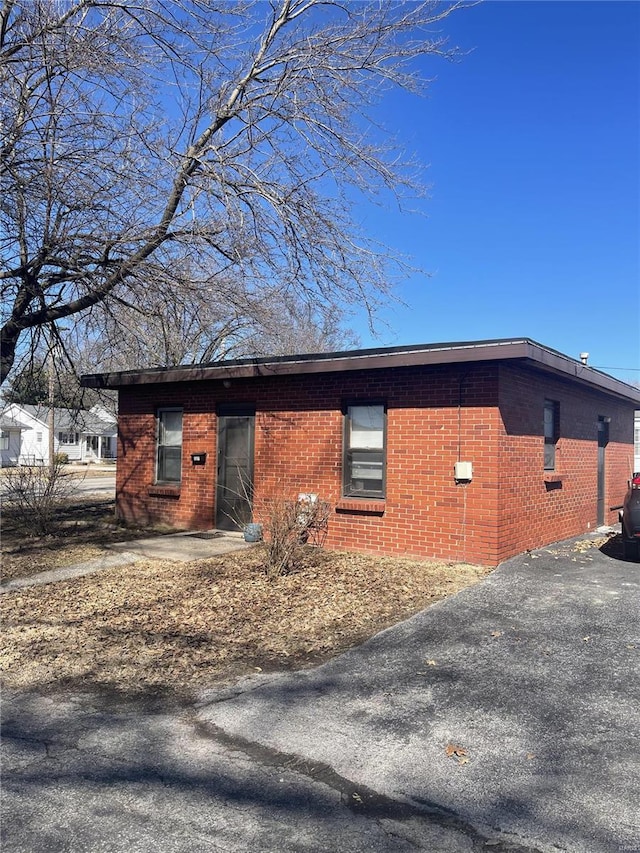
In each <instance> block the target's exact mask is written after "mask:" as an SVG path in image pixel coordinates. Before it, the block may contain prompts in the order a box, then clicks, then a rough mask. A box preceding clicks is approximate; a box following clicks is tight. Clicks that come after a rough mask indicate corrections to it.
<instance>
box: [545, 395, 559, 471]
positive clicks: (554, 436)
mask: <svg viewBox="0 0 640 853" xmlns="http://www.w3.org/2000/svg"><path fill="white" fill-rule="evenodd" d="M559 435H560V404H559V403H557V402H556V401H555V400H545V401H544V470H545V471H555V469H556V444H557V443H558V437H559Z"/></svg>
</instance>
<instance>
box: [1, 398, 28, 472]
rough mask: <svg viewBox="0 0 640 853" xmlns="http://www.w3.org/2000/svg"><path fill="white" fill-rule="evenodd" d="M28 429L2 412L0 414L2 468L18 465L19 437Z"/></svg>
mask: <svg viewBox="0 0 640 853" xmlns="http://www.w3.org/2000/svg"><path fill="white" fill-rule="evenodd" d="M28 429H29V427H28V426H27V425H26V424H23V423H20V421H17V420H15V419H14V418H11V417H9V416H8V415H6V414H5V413H4V412H2V414H0V461H1V463H2V468H11V467H13V466H14V465H17V464H18V459H19V458H20V446H21V443H22V442H21V435H22V433H23V432H24V431H25V430H28Z"/></svg>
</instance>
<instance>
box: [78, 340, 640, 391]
mask: <svg viewBox="0 0 640 853" xmlns="http://www.w3.org/2000/svg"><path fill="white" fill-rule="evenodd" d="M497 360H521V361H526V362H529V363H530V364H531V366H535V367H537V368H539V369H543V370H546V371H548V372H551V373H556V374H560V375H564V376H567V377H570V378H572V379H574V380H577V381H579V382H581V383H584V384H587V385H591V386H595V387H598V388H600V389H601V390H603V391H606V392H608V393H611V394H614V395H615V396H619V397H623V398H625V399H628V400H632V401H634V402H636V403H638V404H640V390H639V389H636V388H634V387H633V386H631V385H628V384H627V383H625V382H623V381H622V380H619V379H615V378H614V377H613V376H610V375H609V374H608V373H603V372H602V371H600V370H597V369H596V368H593V367H589V366H588V365H585V364H583V363H582V362H580V361H577V360H576V359H573V358H570V357H569V356H567V355H564V354H563V353H561V352H560V351H558V350H554V349H552V348H551V347H546V346H543V345H542V344H539V343H537V342H536V341H533V340H531V339H530V338H501V339H497V340H487V341H467V342H454V343H438V344H412V345H408V346H400V347H384V348H379V349H363V350H352V351H341V352H333V353H308V354H301V355H291V356H275V357H271V358H254V359H235V360H229V361H219V362H213V363H209V364H195V365H177V366H175V367H161V368H149V369H146V370H128V371H122V372H116V373H93V374H85V375H83V376H82V380H81V384H82V385H83V386H84V387H89V388H122V387H127V386H132V385H149V384H164V383H175V382H200V381H206V380H215V379H218V380H225V379H227V380H231V379H251V378H254V377H269V376H273V377H275V376H283V375H295V374H314V373H331V372H343V371H352V370H377V369H382V368H389V367H414V366H422V365H425V366H426V365H437V364H456V363H458V364H460V363H465V362H480V361H497Z"/></svg>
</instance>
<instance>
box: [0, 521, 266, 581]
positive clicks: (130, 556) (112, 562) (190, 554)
mask: <svg viewBox="0 0 640 853" xmlns="http://www.w3.org/2000/svg"><path fill="white" fill-rule="evenodd" d="M251 547H253V545H252V544H250V543H247V542H245V541H244V539H243V538H242V534H241V533H227V532H225V533H220V532H218V531H202V532H197V533H190V532H188V533H170V534H168V535H165V536H152V537H149V538H147V539H132V540H131V541H129V542H112V543H110V544H109V546H108V548H109V550H110V551H113V552H115V553H112V554H105V555H104V556H102V557H96V558H95V559H93V560H85V561H84V562H82V563H76V564H74V565H72V566H64V567H61V568H59V569H51V570H49V571H46V572H40V573H39V574H37V575H31V576H30V577H26V578H15V579H14V580H10V581H7V582H6V583H2V584H0V594H2V593H6V592H11V591H13V590H16V589H25V588H26V587H30V586H39V585H40V584H47V583H55V582H56V581H61V580H69V579H71V578H79V577H82V576H83V575H91V574H93V573H94V572H100V571H102V570H103V569H110V568H112V567H113V566H124V565H127V564H129V563H135V562H136V561H137V560H149V559H158V560H174V561H176V562H181V563H189V562H191V561H192V560H207V559H208V558H209V557H217V556H219V555H220V554H228V553H231V552H232V551H241V550H243V549H245V548H251Z"/></svg>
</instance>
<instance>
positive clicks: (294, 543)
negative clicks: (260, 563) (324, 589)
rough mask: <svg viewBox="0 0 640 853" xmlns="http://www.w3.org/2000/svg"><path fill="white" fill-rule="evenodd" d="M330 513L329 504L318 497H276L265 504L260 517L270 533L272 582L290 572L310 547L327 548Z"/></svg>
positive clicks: (268, 551) (268, 565)
mask: <svg viewBox="0 0 640 853" xmlns="http://www.w3.org/2000/svg"><path fill="white" fill-rule="evenodd" d="M329 511H330V507H329V504H328V503H327V502H326V501H321V500H319V499H318V497H317V495H305V496H304V497H299V498H298V499H297V500H291V499H287V498H283V497H282V496H276V497H270V498H266V499H265V500H264V501H263V503H262V507H261V512H260V517H261V518H262V519H263V527H264V530H265V533H266V536H265V554H266V572H267V575H268V576H269V577H270V578H274V577H278V576H279V575H283V574H287V573H288V572H290V571H291V570H292V569H293V567H294V566H295V563H296V560H297V558H298V556H299V553H300V549H301V548H302V547H303V546H304V545H306V544H307V543H310V544H314V545H322V544H323V542H324V538H325V536H326V531H327V525H328V519H329Z"/></svg>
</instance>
